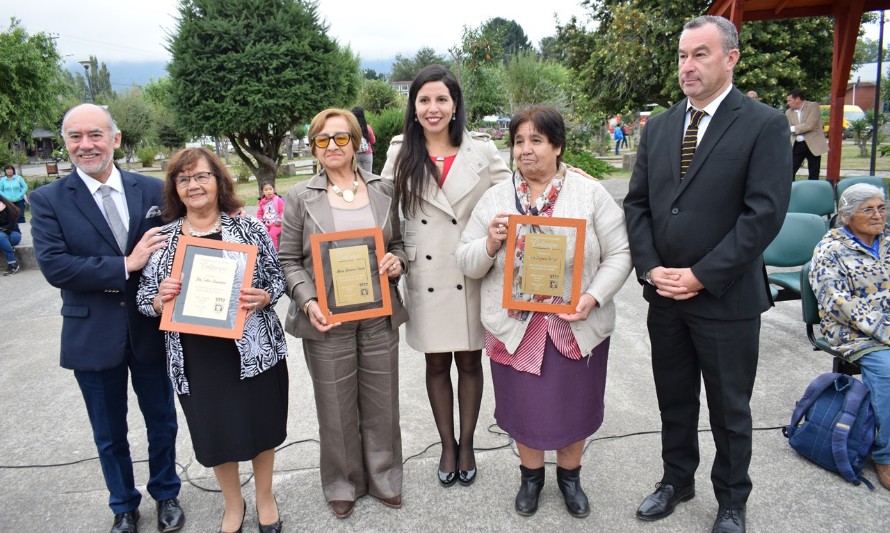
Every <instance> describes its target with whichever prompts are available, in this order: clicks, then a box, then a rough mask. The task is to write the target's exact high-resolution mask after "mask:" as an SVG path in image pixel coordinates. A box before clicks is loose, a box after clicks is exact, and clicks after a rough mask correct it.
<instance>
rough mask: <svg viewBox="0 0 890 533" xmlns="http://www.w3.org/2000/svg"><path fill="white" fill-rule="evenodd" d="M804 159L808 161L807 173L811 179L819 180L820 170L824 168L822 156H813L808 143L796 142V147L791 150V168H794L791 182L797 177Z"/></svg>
mask: <svg viewBox="0 0 890 533" xmlns="http://www.w3.org/2000/svg"><path fill="white" fill-rule="evenodd" d="M804 159H806V160H807V171H808V172H809V174H810V178H809V179H811V180H817V179H819V169H821V168H822V156H821V155H813V152H811V151H810V147H809V146H807V143H806V141H795V142H794V147H793V148H792V150H791V167H792V168H793V170H792V172H791V181H794V176H796V175H797V171H798V170H800V166H801V165H802V164H803V160H804Z"/></svg>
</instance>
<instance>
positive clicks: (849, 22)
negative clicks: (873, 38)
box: [708, 0, 890, 182]
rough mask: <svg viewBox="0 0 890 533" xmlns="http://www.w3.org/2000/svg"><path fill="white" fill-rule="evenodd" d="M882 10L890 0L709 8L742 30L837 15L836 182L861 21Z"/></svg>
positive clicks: (758, 2) (795, 0)
mask: <svg viewBox="0 0 890 533" xmlns="http://www.w3.org/2000/svg"><path fill="white" fill-rule="evenodd" d="M881 9H890V0H715V1H714V2H713V3H712V4H711V7H709V8H708V14H709V15H719V16H722V17H726V18H728V19H729V20H731V21H732V22H733V24H735V25H736V28H738V29H740V30H741V27H742V23H743V22H746V21H752V20H774V19H789V18H800V17H820V16H832V17H834V48H833V49H834V56H833V57H832V63H831V65H832V67H831V96H830V103H831V116H830V120H831V123H830V127H829V132H830V133H829V138H828V165H827V171H828V179H829V180H831V181H833V182H836V181H837V180H838V178H839V177H840V170H841V142H842V141H843V137H842V131H841V130H842V126H841V124H842V122H843V116H844V114H843V113H844V95H845V94H846V91H847V81H848V80H849V79H850V67H851V66H852V64H853V51H854V50H855V49H856V38H857V37H858V36H859V24H860V22H861V20H862V14H863V13H867V12H869V11H878V10H881ZM790 89H791V88H790V87H789V90H790Z"/></svg>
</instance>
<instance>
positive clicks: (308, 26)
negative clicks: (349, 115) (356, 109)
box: [167, 0, 361, 188]
mask: <svg viewBox="0 0 890 533" xmlns="http://www.w3.org/2000/svg"><path fill="white" fill-rule="evenodd" d="M327 30H328V27H327V26H326V25H325V24H323V23H322V21H321V20H320V17H319V15H318V8H317V5H316V4H315V3H314V2H310V1H307V0H226V1H217V0H180V4H179V18H178V21H177V28H176V31H175V33H174V34H173V35H172V36H171V39H170V43H169V50H170V53H171V55H172V60H171V62H170V64H169V65H168V67H167V69H168V72H169V73H170V79H171V81H172V84H173V91H172V92H173V103H174V108H175V110H176V112H177V113H178V116H179V118H180V120H181V122H182V124H183V125H184V126H185V127H186V128H187V130H188V131H189V132H190V133H192V134H198V133H201V134H204V135H210V136H214V137H223V136H225V137H228V138H229V139H230V140H231V141H232V148H233V149H234V150H235V153H237V154H238V156H239V157H240V158H241V159H242V160H243V161H244V163H245V164H246V165H247V166H248V167H249V168H250V170H251V171H252V172H253V173H254V175H255V176H256V177H257V187H258V188H259V184H260V183H262V182H263V181H264V180H270V181H273V182H274V180H275V177H276V176H277V174H278V165H279V163H280V162H281V159H282V157H283V156H282V154H281V147H282V144H283V143H284V138H285V134H286V133H287V132H288V131H289V130H291V129H292V128H294V127H295V126H296V125H297V124H304V123H306V122H309V120H311V118H312V117H313V116H314V115H315V114H316V113H317V112H319V111H321V110H322V109H324V108H326V107H331V106H339V107H343V106H346V105H348V104H351V103H352V102H355V100H356V97H357V96H358V89H359V86H360V83H361V74H360V71H359V60H358V58H357V57H356V56H355V55H354V54H353V52H352V51H351V50H350V49H349V48H341V47H340V46H339V45H338V44H337V43H336V41H334V40H332V39H331V38H330V37H328V31H327Z"/></svg>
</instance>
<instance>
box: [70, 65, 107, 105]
mask: <svg viewBox="0 0 890 533" xmlns="http://www.w3.org/2000/svg"><path fill="white" fill-rule="evenodd" d="M86 73H88V74H89V80H87V77H85V76H84V75H82V74H80V73H77V74H76V75H75V80H76V83H77V94H78V95H79V96H80V95H82V98H83V99H84V100H92V101H93V102H94V103H96V104H100V105H101V104H104V105H108V104H109V103H110V102H111V101H112V100H114V98H115V92H114V89H112V88H111V73H110V72H109V71H108V65H106V64H105V63H99V61H98V60H97V59H96V56H92V55H91V56H90V65H89V68H88V69H86ZM88 81H89V85H87V82H88Z"/></svg>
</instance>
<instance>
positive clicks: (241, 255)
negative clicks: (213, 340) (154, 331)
mask: <svg viewBox="0 0 890 533" xmlns="http://www.w3.org/2000/svg"><path fill="white" fill-rule="evenodd" d="M256 256H257V247H256V246H254V245H252V244H241V243H234V242H223V241H215V240H211V239H200V238H197V237H190V236H188V235H182V236H180V237H179V242H178V243H177V245H176V254H175V255H174V256H173V270H172V272H171V273H170V277H173V278H177V279H180V280H182V290H181V291H180V293H179V294H178V295H177V296H176V298H174V299H173V300H172V301H171V302H168V303H167V304H166V305H165V306H164V312H163V313H161V326H160V329H162V330H164V331H178V332H180V333H193V334H196V335H207V336H209V337H221V338H225V339H240V338H241V337H243V336H244V320H245V319H246V318H247V310H246V309H241V305H240V304H241V302H240V301H239V300H238V297H239V296H240V294H241V289H243V288H247V287H250V284H251V281H252V280H253V272H254V269H255V268H256Z"/></svg>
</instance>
